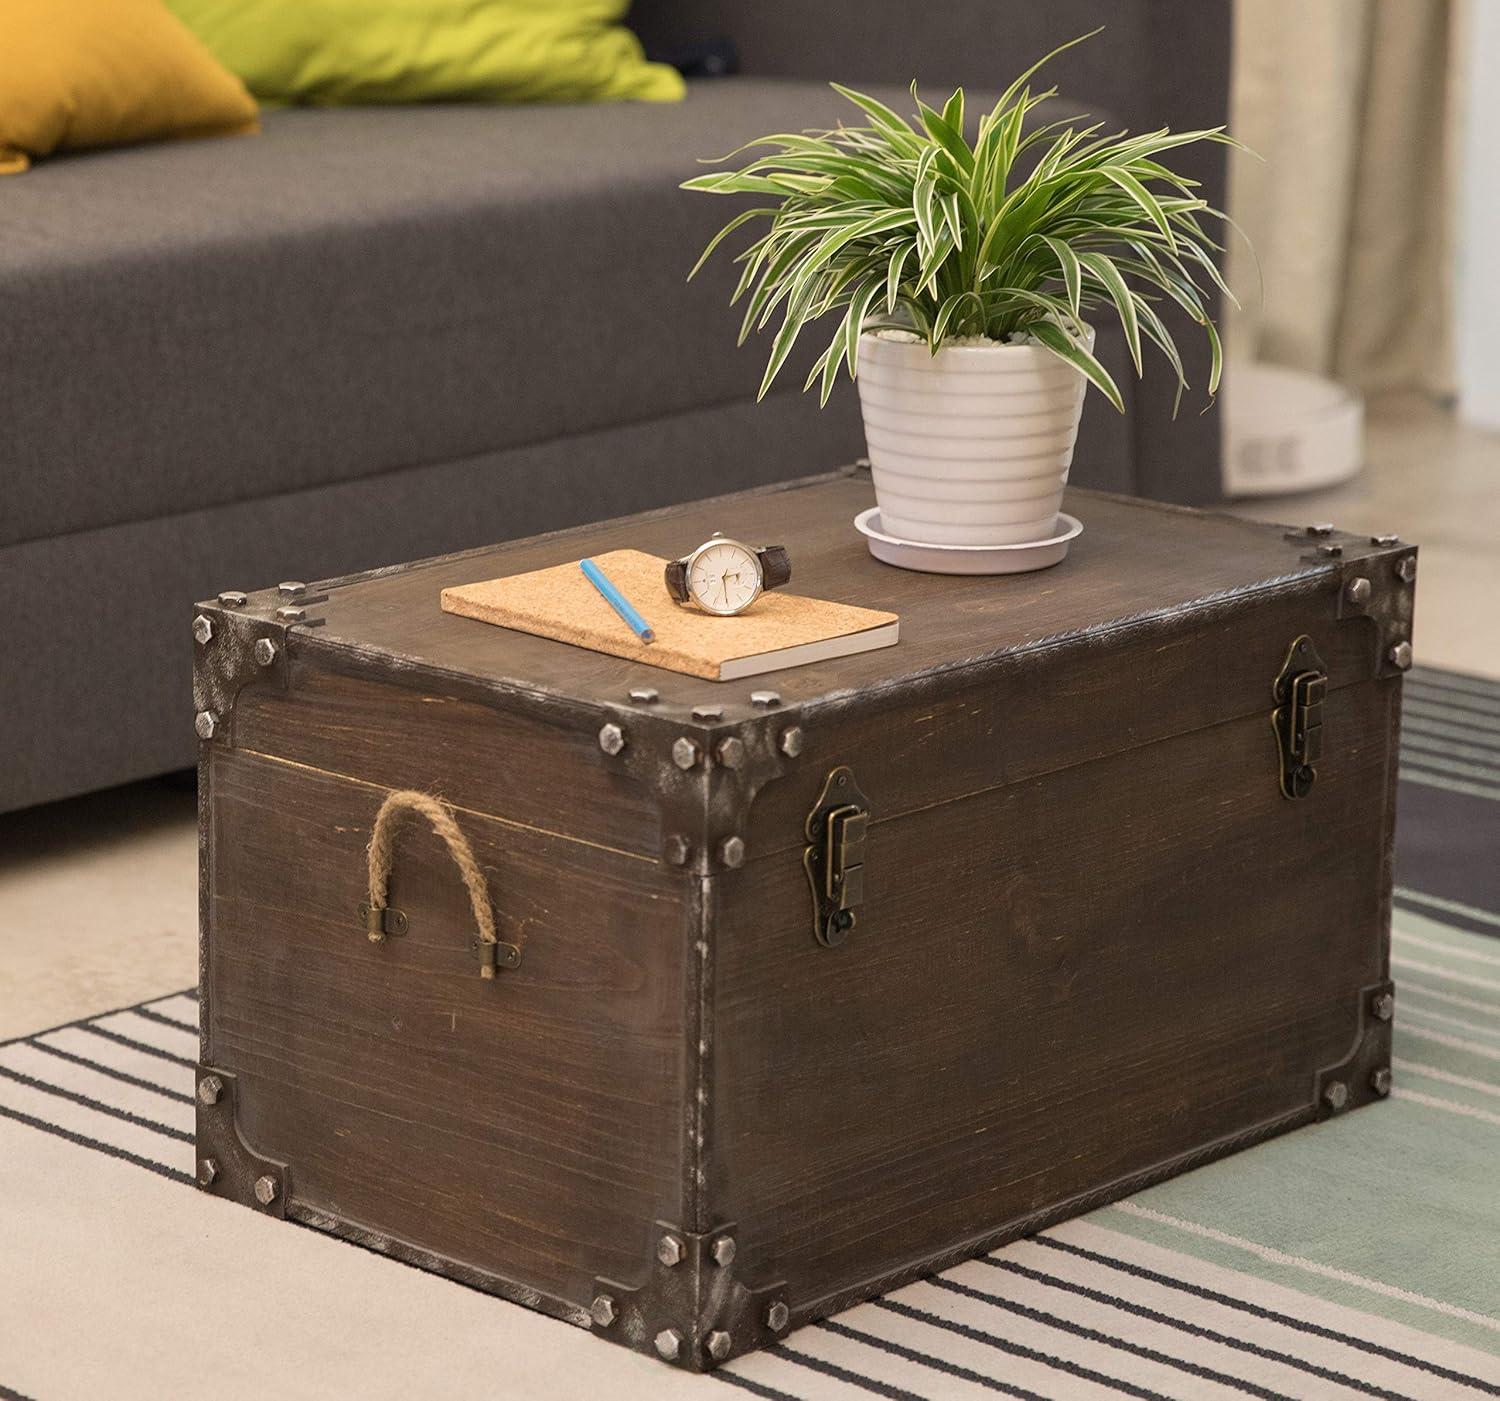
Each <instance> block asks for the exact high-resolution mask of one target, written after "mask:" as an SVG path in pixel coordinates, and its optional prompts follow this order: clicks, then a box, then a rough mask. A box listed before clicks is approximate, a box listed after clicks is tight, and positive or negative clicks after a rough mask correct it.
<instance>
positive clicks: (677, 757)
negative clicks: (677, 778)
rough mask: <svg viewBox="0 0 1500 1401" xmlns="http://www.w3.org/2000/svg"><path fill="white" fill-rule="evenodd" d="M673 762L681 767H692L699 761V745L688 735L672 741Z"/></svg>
mask: <svg viewBox="0 0 1500 1401" xmlns="http://www.w3.org/2000/svg"><path fill="white" fill-rule="evenodd" d="M672 762H673V763H674V764H676V765H677V767H678V768H679V769H690V768H692V767H693V765H694V764H696V763H697V762H698V746H697V745H696V744H694V743H693V741H692V740H690V739H689V738H688V737H687V736H686V735H682V736H681V737H680V738H678V739H675V740H673V741H672Z"/></svg>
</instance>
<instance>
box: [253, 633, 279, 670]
mask: <svg viewBox="0 0 1500 1401" xmlns="http://www.w3.org/2000/svg"><path fill="white" fill-rule="evenodd" d="M255 660H256V663H257V664H258V665H260V666H270V665H271V663H272V662H274V661H275V660H276V644H275V643H274V642H272V641H271V639H270V638H269V637H257V638H256V639H255Z"/></svg>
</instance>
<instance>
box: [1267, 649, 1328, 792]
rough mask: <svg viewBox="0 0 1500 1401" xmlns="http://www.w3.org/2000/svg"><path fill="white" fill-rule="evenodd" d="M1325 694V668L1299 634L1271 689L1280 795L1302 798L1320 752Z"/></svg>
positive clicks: (1313, 776) (1310, 782)
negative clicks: (1274, 705)
mask: <svg viewBox="0 0 1500 1401" xmlns="http://www.w3.org/2000/svg"><path fill="white" fill-rule="evenodd" d="M1327 692H1328V668H1327V667H1326V666H1325V665H1324V664H1323V659H1322V657H1320V656H1319V655H1318V651H1317V648H1315V647H1314V646H1313V644H1312V638H1310V637H1308V636H1306V635H1303V636H1302V637H1299V638H1298V639H1297V640H1296V641H1295V642H1293V643H1292V645H1291V647H1289V648H1288V649H1287V654H1286V661H1285V662H1284V663H1283V664H1282V668H1281V672H1280V674H1279V675H1278V676H1277V677H1276V680H1275V682H1274V684H1273V685H1272V687H1271V693H1272V695H1273V696H1274V697H1275V699H1276V709H1275V710H1273V711H1272V712H1271V728H1272V729H1273V730H1275V731H1276V746H1277V749H1278V751H1279V752H1280V755H1281V795H1282V797H1284V798H1305V797H1306V796H1307V795H1308V793H1309V792H1310V791H1311V789H1312V786H1313V780H1314V779H1315V778H1317V776H1318V774H1317V770H1316V769H1315V768H1314V767H1313V765H1314V764H1316V763H1317V761H1318V759H1319V758H1320V757H1321V755H1322V753H1323V697H1324V696H1325V695H1326V694H1327Z"/></svg>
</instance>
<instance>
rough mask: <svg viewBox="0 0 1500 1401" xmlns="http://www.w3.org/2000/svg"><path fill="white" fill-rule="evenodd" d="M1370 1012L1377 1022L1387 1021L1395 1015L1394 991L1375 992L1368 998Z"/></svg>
mask: <svg viewBox="0 0 1500 1401" xmlns="http://www.w3.org/2000/svg"><path fill="white" fill-rule="evenodd" d="M1370 1012H1371V1014H1372V1015H1373V1016H1374V1018H1375V1020H1376V1021H1378V1022H1388V1021H1390V1019H1391V1018H1392V1017H1394V1016H1395V1015H1396V997H1395V994H1394V993H1389V992H1377V993H1376V994H1375V996H1374V997H1373V998H1371V999H1370Z"/></svg>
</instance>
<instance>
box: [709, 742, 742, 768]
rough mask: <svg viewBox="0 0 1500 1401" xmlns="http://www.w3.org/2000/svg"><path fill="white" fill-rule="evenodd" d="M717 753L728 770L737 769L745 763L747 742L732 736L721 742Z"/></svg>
mask: <svg viewBox="0 0 1500 1401" xmlns="http://www.w3.org/2000/svg"><path fill="white" fill-rule="evenodd" d="M715 752H716V754H717V755H718V760H719V762H720V763H721V764H723V765H724V767H725V768H726V769H737V768H739V767H740V765H741V764H743V763H744V762H745V741H744V740H742V739H740V738H738V737H737V736H735V735H730V736H729V738H728V739H725V740H720V741H719V747H718V749H717V750H716V751H715Z"/></svg>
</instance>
